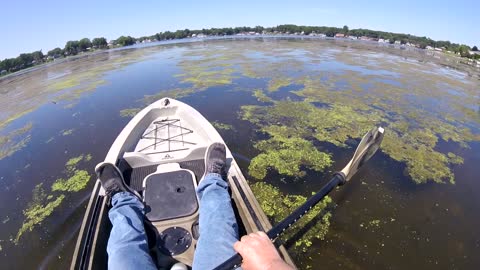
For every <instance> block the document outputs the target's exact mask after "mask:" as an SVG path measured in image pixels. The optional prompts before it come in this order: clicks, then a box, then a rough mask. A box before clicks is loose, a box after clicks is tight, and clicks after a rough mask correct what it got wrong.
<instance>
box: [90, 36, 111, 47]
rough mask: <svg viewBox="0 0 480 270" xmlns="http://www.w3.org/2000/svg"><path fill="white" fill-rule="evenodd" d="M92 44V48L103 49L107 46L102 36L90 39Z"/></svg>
mask: <svg viewBox="0 0 480 270" xmlns="http://www.w3.org/2000/svg"><path fill="white" fill-rule="evenodd" d="M92 45H93V47H94V48H98V49H104V48H107V47H108V43H107V40H106V39H105V38H104V37H99V38H94V39H93V40H92Z"/></svg>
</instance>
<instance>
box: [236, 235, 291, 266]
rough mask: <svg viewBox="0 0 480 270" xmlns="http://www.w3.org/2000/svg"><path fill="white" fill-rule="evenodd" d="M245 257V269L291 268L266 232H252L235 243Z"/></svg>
mask: <svg viewBox="0 0 480 270" xmlns="http://www.w3.org/2000/svg"><path fill="white" fill-rule="evenodd" d="M233 248H234V249H235V251H236V252H238V253H240V255H242V258H243V264H242V268H243V269H244V270H273V269H275V270H291V269H293V268H292V267H291V266H290V265H288V264H286V263H285V262H284V261H283V260H282V258H281V257H280V255H279V254H278V252H277V249H276V248H275V246H274V245H273V244H272V241H270V239H269V238H268V236H267V235H266V234H265V233H264V232H256V233H251V234H249V235H245V236H242V239H241V240H240V241H238V242H236V243H235V244H234V245H233Z"/></svg>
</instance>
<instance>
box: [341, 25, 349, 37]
mask: <svg viewBox="0 0 480 270" xmlns="http://www.w3.org/2000/svg"><path fill="white" fill-rule="evenodd" d="M342 33H343V34H345V35H347V34H348V26H347V25H344V26H343V28H342Z"/></svg>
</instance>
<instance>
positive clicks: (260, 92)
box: [253, 89, 273, 103]
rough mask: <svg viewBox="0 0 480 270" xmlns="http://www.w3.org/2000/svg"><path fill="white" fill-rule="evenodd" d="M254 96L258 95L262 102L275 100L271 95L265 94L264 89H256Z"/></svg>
mask: <svg viewBox="0 0 480 270" xmlns="http://www.w3.org/2000/svg"><path fill="white" fill-rule="evenodd" d="M253 96H254V97H256V98H257V100H258V101H260V102H265V103H267V102H273V100H272V99H271V98H270V97H269V96H267V95H265V93H264V92H263V91H262V89H255V90H254V91H253Z"/></svg>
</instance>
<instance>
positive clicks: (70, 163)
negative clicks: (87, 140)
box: [65, 154, 90, 172]
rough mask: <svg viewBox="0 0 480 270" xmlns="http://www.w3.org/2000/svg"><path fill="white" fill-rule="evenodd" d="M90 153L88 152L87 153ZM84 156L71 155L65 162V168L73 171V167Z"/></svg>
mask: <svg viewBox="0 0 480 270" xmlns="http://www.w3.org/2000/svg"><path fill="white" fill-rule="evenodd" d="M89 155H90V154H89ZM83 158H84V156H83V155H80V156H78V157H73V158H71V159H69V160H68V161H67V163H66V164H65V167H66V169H67V171H68V172H71V171H74V170H75V167H76V166H77V164H78V163H79V162H80V161H82V160H83Z"/></svg>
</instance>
